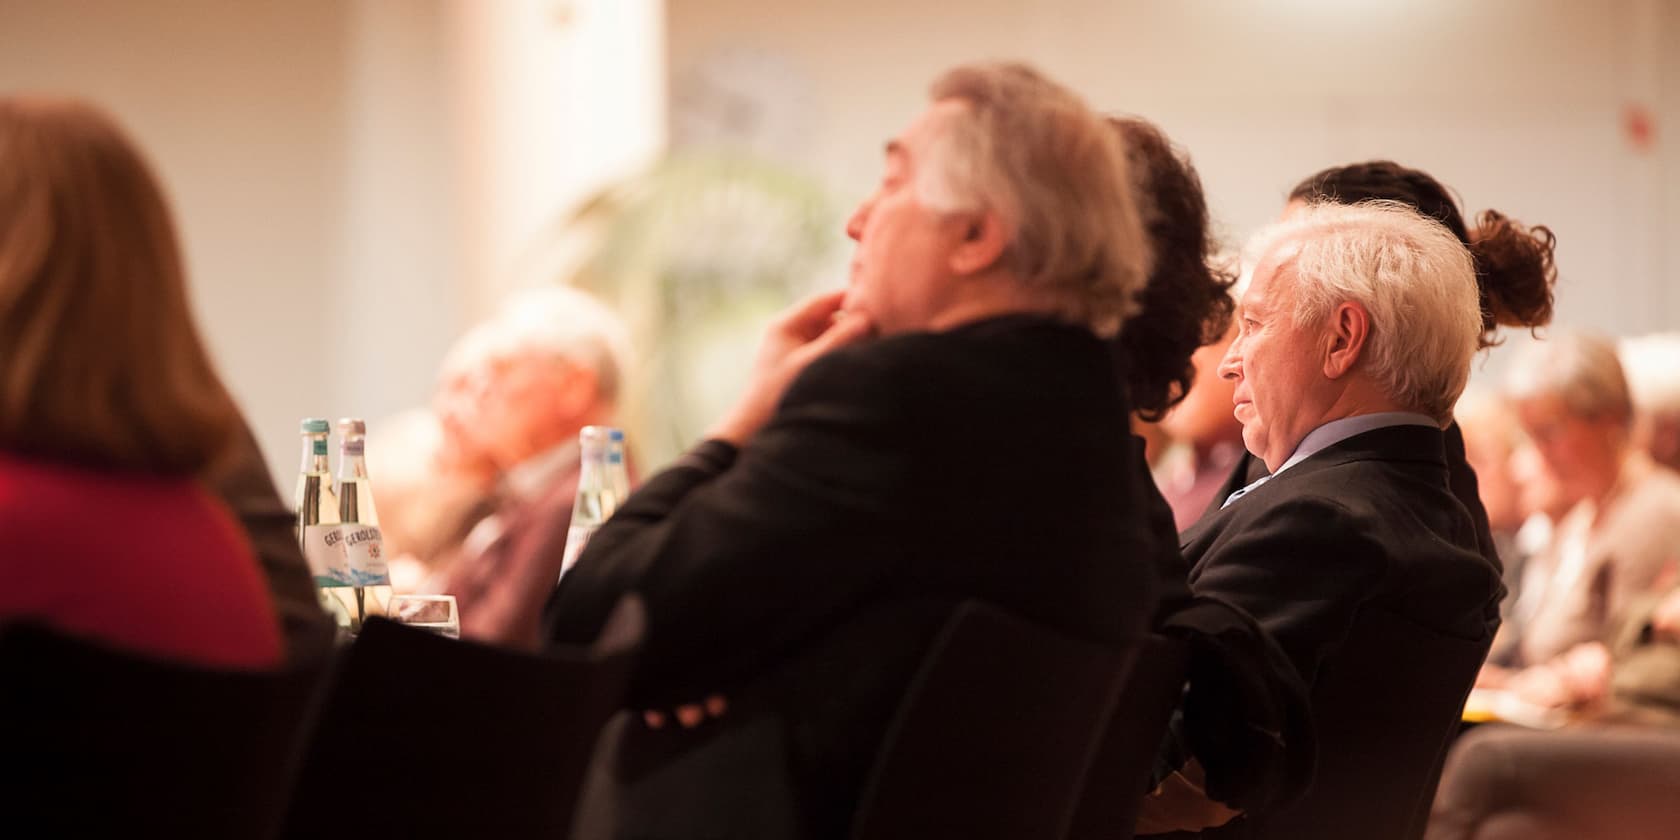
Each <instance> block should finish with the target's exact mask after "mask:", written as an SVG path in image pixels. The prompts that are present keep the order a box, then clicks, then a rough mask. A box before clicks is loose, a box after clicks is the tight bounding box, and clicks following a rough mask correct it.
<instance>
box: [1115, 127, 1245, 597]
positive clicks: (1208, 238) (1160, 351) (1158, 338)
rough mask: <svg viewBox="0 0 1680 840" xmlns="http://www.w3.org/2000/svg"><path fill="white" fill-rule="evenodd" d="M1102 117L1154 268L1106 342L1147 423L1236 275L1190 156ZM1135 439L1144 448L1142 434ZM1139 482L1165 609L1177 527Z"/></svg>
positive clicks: (1147, 131)
mask: <svg viewBox="0 0 1680 840" xmlns="http://www.w3.org/2000/svg"><path fill="white" fill-rule="evenodd" d="M1108 122H1109V125H1110V126H1112V127H1113V128H1114V130H1115V131H1116V132H1118V133H1119V135H1120V137H1121V139H1122V140H1123V141H1124V143H1125V146H1126V157H1127V162H1128V163H1130V164H1131V169H1132V178H1133V180H1134V182H1135V186H1134V188H1135V190H1136V196H1137V198H1138V207H1139V210H1140V212H1141V213H1142V214H1143V218H1144V227H1145V232H1146V233H1147V234H1148V236H1149V244H1150V247H1151V248H1152V249H1153V250H1154V253H1155V265H1154V268H1153V269H1151V270H1150V273H1149V279H1148V281H1147V282H1146V283H1145V285H1144V288H1143V291H1142V292H1140V293H1139V294H1138V304H1139V307H1138V311H1137V313H1136V314H1134V315H1133V316H1132V317H1131V318H1130V319H1128V320H1127V321H1126V325H1125V328H1124V329H1122V330H1121V331H1120V336H1119V337H1118V338H1116V339H1115V340H1114V341H1113V342H1112V344H1111V345H1110V347H1111V348H1112V350H1113V353H1114V359H1115V365H1116V367H1117V369H1118V370H1119V372H1120V376H1121V379H1122V380H1123V381H1124V383H1125V386H1126V390H1127V392H1128V393H1129V394H1130V396H1131V400H1132V406H1133V407H1134V410H1135V412H1136V419H1137V420H1140V421H1143V422H1146V423H1153V422H1155V421H1158V420H1160V419H1161V417H1162V416H1164V415H1166V414H1167V413H1168V411H1169V410H1170V409H1171V408H1172V407H1173V406H1175V405H1178V404H1179V403H1180V402H1182V401H1183V400H1184V398H1185V395H1187V394H1188V393H1189V392H1190V388H1191V385H1192V384H1193V383H1194V382H1195V378H1196V366H1195V364H1194V363H1193V362H1192V356H1193V355H1194V354H1195V353H1196V350H1197V348H1200V347H1202V346H1203V345H1207V344H1210V343H1213V342H1217V341H1219V340H1220V339H1221V338H1222V337H1223V336H1224V335H1225V333H1226V331H1227V329H1228V328H1229V326H1230V323H1231V312H1232V309H1233V308H1234V305H1233V302H1232V300H1231V294H1230V288H1231V284H1232V283H1233V282H1234V278H1233V277H1232V276H1231V275H1230V273H1229V272H1227V271H1225V270H1224V269H1223V268H1222V267H1219V266H1217V265H1216V264H1215V262H1214V261H1213V260H1211V259H1210V255H1211V254H1213V253H1214V252H1215V251H1216V250H1217V249H1216V245H1215V243H1214V240H1213V237H1212V235H1211V233H1210V231H1209V227H1210V225H1209V222H1208V209H1207V200H1206V199H1205V198H1204V197H1203V194H1202V180H1201V177H1200V176H1198V175H1197V174H1196V169H1195V167H1193V166H1191V165H1190V160H1189V158H1188V157H1187V156H1185V155H1184V154H1183V153H1182V152H1181V151H1179V150H1178V149H1176V148H1174V147H1173V144H1172V141H1170V140H1168V139H1167V136H1166V135H1165V134H1163V133H1161V130H1160V129H1159V128H1157V127H1155V125H1154V124H1152V123H1150V122H1148V121H1146V120H1143V119H1140V118H1138V117H1110V118H1109V121H1108ZM1134 425H1135V424H1134ZM1134 437H1135V436H1134ZM1135 445H1136V446H1138V447H1139V448H1140V449H1142V448H1143V446H1144V442H1143V440H1142V438H1137V440H1136V442H1135ZM1139 483H1140V485H1141V486H1140V487H1139V488H1138V493H1139V497H1140V498H1143V499H1146V500H1148V503H1149V504H1150V506H1151V508H1152V509H1151V511H1150V527H1151V529H1153V531H1154V532H1155V534H1156V536H1158V537H1159V540H1158V542H1160V543H1161V544H1162V545H1164V546H1166V547H1167V548H1168V549H1169V551H1168V552H1167V554H1166V555H1164V556H1162V557H1161V558H1159V561H1158V566H1159V569H1158V570H1159V572H1160V575H1161V583H1162V587H1163V589H1162V592H1161V593H1160V594H1161V598H1160V609H1161V611H1162V612H1163V613H1164V612H1170V611H1171V610H1172V609H1174V608H1175V607H1176V606H1177V605H1178V604H1179V603H1180V602H1181V599H1182V598H1184V597H1187V596H1188V595H1189V590H1188V588H1187V585H1186V582H1185V576H1186V574H1187V572H1188V569H1187V567H1185V566H1184V561H1183V558H1181V557H1180V556H1179V554H1178V551H1177V546H1178V527H1177V526H1176V525H1175V524H1174V521H1173V511H1172V509H1171V507H1169V503H1168V502H1167V500H1166V499H1164V498H1163V497H1162V495H1161V493H1160V491H1159V490H1158V489H1157V488H1156V486H1155V481H1154V478H1153V477H1152V476H1150V475H1149V474H1148V473H1144V474H1142V475H1141V476H1139Z"/></svg>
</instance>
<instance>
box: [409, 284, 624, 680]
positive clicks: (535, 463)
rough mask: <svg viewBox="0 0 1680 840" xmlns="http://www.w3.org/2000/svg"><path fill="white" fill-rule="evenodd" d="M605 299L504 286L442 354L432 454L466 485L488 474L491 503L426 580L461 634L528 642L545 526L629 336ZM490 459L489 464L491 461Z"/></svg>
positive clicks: (618, 374)
mask: <svg viewBox="0 0 1680 840" xmlns="http://www.w3.org/2000/svg"><path fill="white" fill-rule="evenodd" d="M626 335H627V333H626V331H625V327H624V324H623V323H622V322H621V321H620V320H619V318H618V316H617V315H615V314H614V313H613V312H612V310H610V309H608V308H607V307H606V306H605V305H604V304H602V303H601V302H600V301H598V300H596V299H595V298H593V297H591V296H590V295H588V294H586V293H584V292H582V291H579V290H577V289H573V288H571V287H567V286H552V287H543V288H537V289H531V290H527V291H524V292H521V293H519V294H516V295H515V296H513V297H512V298H510V299H509V300H508V301H507V302H506V303H505V304H504V305H503V306H502V308H501V309H500V311H499V312H498V313H497V314H496V315H494V316H492V317H491V319H490V320H488V321H486V322H484V323H482V324H480V325H478V326H477V327H474V328H473V329H472V330H470V331H469V332H468V334H467V335H466V336H464V337H463V338H462V339H461V340H460V342H458V344H457V347H456V348H455V349H454V350H453V351H452V352H451V354H450V356H449V358H448V359H446V361H445V364H444V377H443V383H442V387H441V388H440V390H439V394H438V406H437V408H436V411H437V414H438V417H439V420H440V424H441V430H442V444H441V448H440V450H439V452H438V454H437V456H436V457H435V459H434V463H435V464H437V465H438V466H439V467H440V468H441V469H442V470H443V471H444V472H443V475H445V476H457V477H458V481H459V483H460V484H461V486H462V487H463V491H464V492H467V493H470V492H471V491H472V490H473V489H474V488H475V487H482V486H483V482H485V481H486V479H490V478H491V476H492V475H493V479H491V480H493V483H494V486H493V489H492V490H491V499H490V505H489V507H490V509H491V511H492V512H490V513H489V514H488V515H487V516H485V517H484V518H483V519H482V520H481V521H480V522H479V523H478V524H477V525H476V526H475V527H473V529H472V531H471V533H469V534H468V535H467V536H466V537H465V538H464V540H463V541H462V542H461V544H460V545H459V546H458V547H457V548H456V549H455V550H453V551H444V552H441V555H442V556H441V557H440V559H439V561H438V563H439V568H438V571H437V572H436V573H435V574H434V575H433V576H432V578H431V579H430V580H428V581H427V582H426V583H425V584H424V585H423V586H422V588H423V589H425V590H427V591H432V592H442V593H447V594H450V595H454V596H455V598H456V601H457V603H458V604H459V606H460V614H461V635H462V637H463V638H470V639H477V640H480V641H485V642H493V643H497V644H505V645H512V646H517V647H523V648H534V647H535V646H536V645H537V637H538V623H539V617H540V615H541V613H542V605H543V602H544V601H545V600H546V599H547V598H548V596H549V593H551V592H552V591H553V589H554V582H555V581H556V580H557V579H559V577H560V561H561V558H562V555H561V553H560V552H559V551H553V552H550V551H546V550H544V547H543V545H544V538H545V535H546V534H547V533H548V529H550V528H558V529H559V530H560V531H561V532H562V533H564V532H565V529H566V526H567V525H568V523H569V522H570V521H571V515H572V503H573V501H574V498H575V497H576V495H577V482H578V472H579V469H580V467H581V465H582V462H581V453H580V452H579V449H578V432H579V431H581V430H582V429H583V427H584V426H589V425H606V424H610V423H611V422H613V417H614V413H615V410H616V406H617V404H618V399H619V388H620V383H621V381H622V377H623V372H624V371H625V370H626V367H625V365H626V361H625V360H626V357H627V355H628V352H629V351H628V344H629V340H628V338H627V337H626ZM491 471H493V472H491Z"/></svg>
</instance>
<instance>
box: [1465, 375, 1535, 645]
mask: <svg viewBox="0 0 1680 840" xmlns="http://www.w3.org/2000/svg"><path fill="white" fill-rule="evenodd" d="M1453 416H1454V417H1455V418H1456V419H1457V420H1458V427H1459V429H1460V430H1461V431H1462V432H1463V434H1464V457H1465V460H1467V461H1469V462H1470V466H1471V468H1472V469H1474V470H1475V471H1476V479H1477V481H1476V493H1477V496H1478V497H1479V498H1480V499H1481V501H1482V507H1483V509H1485V510H1486V511H1487V517H1488V530H1489V532H1490V534H1491V536H1492V537H1493V545H1494V550H1495V551H1496V552H1497V553H1498V555H1499V561H1500V564H1501V565H1502V566H1503V569H1504V575H1505V577H1504V581H1505V592H1506V597H1505V599H1504V600H1502V601H1500V603H1499V617H1500V621H1501V624H1500V628H1499V637H1500V639H1501V640H1503V639H1505V638H1508V637H1509V636H1510V633H1511V630H1512V627H1513V620H1512V616H1511V612H1512V610H1511V608H1512V606H1513V605H1514V604H1515V603H1516V599H1515V597H1514V593H1516V592H1517V591H1518V590H1519V588H1520V586H1519V583H1520V581H1521V579H1522V567H1523V562H1524V560H1525V559H1526V558H1527V554H1526V553H1525V552H1524V551H1523V548H1522V546H1521V544H1520V543H1519V541H1518V539H1517V533H1518V532H1519V531H1521V530H1522V527H1523V522H1524V520H1525V518H1526V517H1525V516H1524V512H1523V511H1524V506H1523V487H1522V485H1521V483H1520V482H1519V481H1518V479H1517V472H1516V467H1515V464H1514V462H1515V460H1516V456H1517V453H1518V452H1519V451H1521V449H1522V447H1523V446H1524V443H1523V440H1522V431H1521V429H1520V428H1519V427H1518V425H1517V414H1516V409H1515V408H1513V407H1512V406H1511V403H1510V401H1508V400H1506V399H1505V398H1504V396H1503V395H1501V394H1497V393H1490V392H1487V391H1474V390H1466V391H1465V392H1464V395H1463V396H1462V397H1460V398H1459V400H1458V405H1457V406H1456V407H1455V408H1454V409H1453ZM1499 644H1500V642H1496V643H1495V646H1496V647H1497V646H1498V645H1499ZM1496 655H1497V651H1496V652H1495V653H1490V654H1489V658H1490V659H1491V658H1492V657H1494V656H1496Z"/></svg>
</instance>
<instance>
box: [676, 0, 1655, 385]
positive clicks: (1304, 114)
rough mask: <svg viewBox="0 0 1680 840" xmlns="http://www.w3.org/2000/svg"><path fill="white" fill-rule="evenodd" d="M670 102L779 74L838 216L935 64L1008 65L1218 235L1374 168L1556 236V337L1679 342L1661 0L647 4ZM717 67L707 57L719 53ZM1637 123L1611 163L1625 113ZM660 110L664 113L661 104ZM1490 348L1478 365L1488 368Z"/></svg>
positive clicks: (809, 159) (801, 147)
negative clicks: (1156, 176) (1154, 164)
mask: <svg viewBox="0 0 1680 840" xmlns="http://www.w3.org/2000/svg"><path fill="white" fill-rule="evenodd" d="M668 9H669V21H668V26H669V30H670V55H671V59H670V62H671V68H672V72H673V74H674V75H673V90H677V91H680V90H681V89H682V80H683V78H684V77H685V74H688V73H690V72H691V71H692V70H693V69H694V68H696V67H705V66H709V65H710V64H712V63H716V62H718V61H727V60H729V59H728V58H727V57H728V56H729V55H731V54H738V53H741V52H743V51H746V52H758V53H762V54H768V55H770V56H773V57H775V58H776V59H778V60H779V61H780V62H781V63H782V64H784V65H785V66H787V67H788V68H789V69H790V75H792V76H793V77H794V81H793V82H792V83H789V84H785V85H783V86H782V87H781V89H779V90H778V92H776V93H775V98H776V99H777V100H779V101H788V102H795V101H796V102H798V103H799V107H798V108H797V109H794V110H796V111H797V112H799V113H801V114H803V115H804V118H803V122H802V124H801V126H800V127H799V129H798V132H799V137H800V140H799V141H797V142H794V143H790V144H788V145H789V147H790V148H793V149H795V150H797V153H796V154H797V156H798V157H799V158H800V159H801V160H802V162H804V163H805V164H807V165H809V166H811V167H814V168H816V169H817V170H818V171H820V172H822V173H823V174H824V175H825V176H826V177H827V179H828V180H829V182H830V183H832V184H833V185H834V188H835V191H836V193H837V194H838V195H839V196H841V197H842V198H843V199H844V200H845V201H846V202H848V204H849V202H851V201H855V200H856V199H857V198H858V197H860V196H861V195H862V194H863V193H864V192H865V191H866V190H867V189H868V188H869V187H870V186H871V185H872V184H873V183H874V181H875V179H876V178H877V177H878V171H877V167H878V159H879V149H880V146H881V141H882V140H883V139H884V138H885V137H887V136H889V135H890V134H891V133H892V132H895V131H897V130H898V128H899V127H901V126H902V125H903V124H904V123H905V122H906V121H907V120H908V119H909V117H910V116H911V115H912V114H913V113H914V112H915V111H916V110H917V109H918V108H919V107H920V105H921V102H922V96H923V91H924V90H925V89H926V85H927V83H928V82H929V81H930V80H931V78H932V77H933V76H934V75H935V74H936V73H937V72H938V71H940V70H941V69H942V68H945V67H947V66H949V65H951V64H954V63H957V62H961V61H965V60H970V59H975V58H986V57H1009V58H1024V59H1026V60H1029V61H1032V62H1034V63H1036V64H1039V65H1040V66H1042V67H1043V68H1045V69H1046V70H1047V71H1048V72H1050V73H1052V74H1053V75H1055V76H1057V77H1059V78H1062V79H1063V80H1065V81H1067V82H1070V83H1072V84H1073V85H1075V86H1076V87H1078V88H1079V89H1080V90H1081V91H1082V92H1084V93H1086V94H1087V96H1088V97H1089V98H1090V99H1091V101H1092V102H1093V104H1095V105H1097V106H1099V107H1101V108H1103V109H1106V110H1112V111H1125V112H1135V113H1139V114H1142V115H1144V116H1146V117H1149V118H1151V119H1153V120H1156V121H1158V122H1159V123H1160V124H1161V125H1162V126H1163V127H1164V128H1166V129H1167V131H1168V132H1169V133H1170V134H1171V135H1172V136H1173V137H1175V138H1176V139H1177V140H1178V141H1179V142H1181V143H1182V144H1183V145H1184V146H1185V147H1187V149H1188V150H1189V151H1190V153H1191V154H1192V156H1193V157H1194V159H1195V161H1196V163H1197V164H1198V166H1199V168H1200V170H1201V172H1202V176H1203V179H1204V181H1205V183H1206V186H1207V189H1208V192H1209V196H1210V200H1211V203H1212V205H1213V208H1214V211H1215V214H1216V216H1217V218H1218V220H1219V221H1220V222H1221V223H1222V225H1223V226H1224V228H1225V230H1226V231H1227V232H1228V234H1229V235H1230V236H1231V237H1232V238H1234V239H1240V237H1241V236H1242V235H1244V234H1245V233H1246V232H1248V231H1249V230H1251V229H1252V228H1254V227H1255V226H1257V225H1259V224H1261V223H1263V222H1265V221H1267V220H1269V219H1270V218H1272V217H1273V216H1274V215H1275V214H1276V213H1277V211H1278V209H1279V208H1280V205H1281V204H1282V200H1283V197H1284V195H1285V193H1286V192H1287V190H1288V189H1289V187H1290V186H1291V185H1292V184H1293V183H1294V182H1295V181H1296V180H1298V179H1299V178H1301V177H1303V176H1305V175H1307V174H1309V173H1311V172H1313V171H1316V170H1317V169H1320V168H1322V167H1324V166H1327V165H1330V164H1334V163H1342V162H1348V161H1352V160H1358V159H1364V158H1371V157H1379V156H1380V157H1392V158H1395V159H1398V160H1400V161H1402V162H1404V163H1407V164H1409V165H1413V166H1418V167H1421V168H1424V169H1427V170H1429V171H1431V172H1433V173H1435V174H1436V175H1437V176H1438V177H1440V178H1441V179H1442V180H1443V181H1445V182H1446V183H1448V184H1450V185H1452V186H1453V187H1455V188H1456V189H1457V190H1458V191H1459V192H1460V194H1461V196H1462V199H1463V201H1464V203H1465V205H1466V208H1467V209H1468V210H1470V211H1472V212H1474V211H1478V210H1481V209H1483V208H1488V207H1492V208H1495V209H1499V210H1501V211H1504V212H1507V213H1510V214H1512V215H1515V216H1516V217H1518V218H1520V219H1522V220H1524V221H1528V222H1530V223H1545V224H1548V225H1551V226H1553V227H1554V229H1555V230H1556V231H1557V233H1558V235H1559V240H1560V248H1559V252H1558V258H1559V263H1560V265H1561V268H1562V270H1563V274H1564V280H1563V284H1562V287H1561V291H1560V298H1561V310H1560V318H1559V320H1560V321H1562V322H1564V323H1566V324H1574V325H1580V326H1585V327H1591V328H1597V329H1604V330H1612V331H1616V332H1645V331H1649V330H1654V329H1658V328H1668V329H1675V328H1680V293H1675V292H1671V291H1670V290H1669V286H1670V285H1671V283H1672V281H1673V280H1674V279H1680V278H1674V277H1673V275H1674V274H1675V273H1676V272H1677V271H1680V257H1676V256H1674V255H1672V254H1670V253H1669V251H1670V246H1669V244H1668V243H1669V242H1670V241H1672V240H1675V239H1676V238H1677V237H1676V234H1680V165H1677V163H1676V162H1677V161H1680V49H1675V45H1677V44H1680V3H1673V2H1668V0H1609V1H1608V2H1593V3H1583V2H1574V0H1477V2H1463V1H1462V0H1345V1H1344V0H1254V1H1253V2H1237V0H1181V1H1180V2H1165V1H1164V0H971V1H969V2H960V3H958V2H944V3H906V2H902V0H851V1H850V2H846V3H804V4H789V3H781V2H775V0H669V3H668ZM719 56H724V58H722V59H720V58H719ZM1639 99H1643V100H1644V101H1647V102H1648V104H1649V105H1650V106H1651V107H1653V108H1657V109H1659V111H1660V113H1659V118H1660V120H1661V123H1660V129H1661V133H1660V137H1661V138H1662V139H1661V143H1662V145H1661V148H1660V149H1659V150H1657V151H1656V152H1654V153H1651V154H1643V155H1642V154H1638V153H1635V152H1634V151H1632V150H1631V149H1630V148H1629V147H1628V145H1627V144H1626V142H1625V141H1624V138H1623V136H1622V133H1621V128H1620V113H1621V108H1622V106H1623V104H1624V102H1627V101H1629V100H1639ZM679 107H680V103H679ZM1498 355H1499V354H1495V356H1496V360H1495V361H1496V362H1497V356H1498Z"/></svg>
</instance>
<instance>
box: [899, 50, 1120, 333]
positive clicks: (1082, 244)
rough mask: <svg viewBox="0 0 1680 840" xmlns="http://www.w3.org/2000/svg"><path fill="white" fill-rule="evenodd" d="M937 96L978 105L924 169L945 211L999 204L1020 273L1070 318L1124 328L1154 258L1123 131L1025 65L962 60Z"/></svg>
mask: <svg viewBox="0 0 1680 840" xmlns="http://www.w3.org/2000/svg"><path fill="white" fill-rule="evenodd" d="M930 95H931V97H932V98H933V100H934V101H939V100H944V99H958V100H962V101H963V102H964V103H966V104H967V105H968V107H967V108H965V109H964V111H963V114H962V116H960V117H957V118H956V119H954V120H953V121H952V122H951V123H950V124H949V129H948V131H947V132H946V133H945V134H944V135H943V136H942V137H941V138H939V140H938V141H937V142H936V152H935V154H934V160H935V161H936V165H934V166H930V167H925V168H924V169H922V170H921V171H919V172H918V173H917V180H916V190H917V195H918V197H919V198H921V200H922V201H923V203H925V204H926V205H927V206H929V207H931V208H933V209H935V210H939V211H946V212H951V211H960V210H968V211H972V210H978V209H982V208H984V209H987V210H990V211H992V212H994V213H997V214H998V215H999V216H1000V217H1001V218H1002V219H1003V221H1004V224H1005V225H1006V227H1007V229H1008V230H1009V232H1010V237H1009V238H1010V244H1009V248H1008V250H1007V251H1006V253H1005V254H1004V259H1005V260H1006V261H1007V263H1008V265H1009V266H1010V268H1011V269H1013V271H1014V274H1015V275H1016V277H1018V278H1019V279H1020V280H1021V282H1023V283H1025V284H1027V285H1029V286H1032V287H1035V288H1038V289H1042V290H1043V291H1044V293H1045V294H1046V295H1047V296H1048V297H1050V298H1053V299H1054V300H1055V301H1056V303H1057V311H1058V313H1059V314H1060V316H1061V317H1062V318H1063V319H1065V320H1067V321H1069V322H1071V323H1076V324H1083V325H1086V326H1087V327H1089V328H1090V330H1091V331H1092V332H1093V333H1095V334H1097V335H1098V336H1100V337H1104V338H1107V337H1110V336H1113V335H1114V334H1116V333H1118V332H1119V331H1120V325H1121V323H1122V322H1123V321H1124V320H1125V319H1126V317H1127V316H1129V315H1131V314H1132V313H1133V312H1134V311H1135V310H1136V308H1137V304H1136V301H1135V298H1136V296H1137V293H1138V292H1139V291H1140V290H1141V289H1142V288H1143V285H1144V283H1145V282H1146V281H1147V280H1148V277H1149V271H1150V269H1151V267H1152V265H1153V260H1152V258H1151V256H1150V248H1149V239H1148V237H1147V236H1146V234H1145V230H1144V227H1143V223H1142V220H1141V218H1140V214H1139V212H1138V208H1137V206H1136V204H1135V200H1134V197H1133V189H1132V185H1131V177H1130V175H1129V171H1128V168H1127V164H1126V155H1125V151H1124V149H1123V147H1122V146H1121V142H1120V139H1119V137H1118V136H1117V135H1116V132H1114V131H1113V130H1112V129H1110V128H1109V127H1108V125H1107V124H1106V123H1105V122H1104V121H1103V119H1102V117H1100V116H1098V115H1097V114H1096V113H1095V112H1093V111H1092V110H1091V109H1090V108H1089V107H1087V106H1086V104H1085V102H1084V101H1083V100H1082V99H1080V98H1079V96H1078V95H1076V94H1075V93H1073V91H1071V90H1069V89H1067V88H1065V87H1063V86H1062V85H1059V84H1057V83H1056V82H1053V81H1051V80H1049V79H1048V78H1046V77H1044V76H1043V75H1042V74H1040V73H1039V72H1038V71H1037V70H1034V69H1033V68H1031V67H1028V66H1027V65H1024V64H1013V63H990V64H969V65H964V66H961V67H957V68H955V69H952V70H950V71H948V72H946V73H945V74H944V75H942V76H940V77H939V79H938V80H937V81H935V82H934V83H933V86H932V88H931V90H930Z"/></svg>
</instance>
